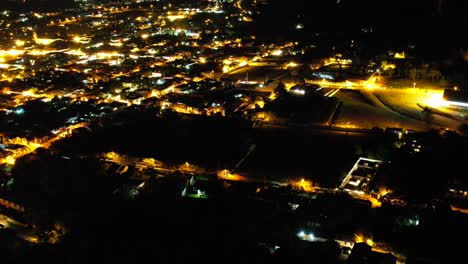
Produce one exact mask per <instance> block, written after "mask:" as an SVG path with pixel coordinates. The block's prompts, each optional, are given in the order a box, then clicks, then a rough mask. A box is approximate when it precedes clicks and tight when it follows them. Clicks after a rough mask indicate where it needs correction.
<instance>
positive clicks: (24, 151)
mask: <svg viewBox="0 0 468 264" xmlns="http://www.w3.org/2000/svg"><path fill="white" fill-rule="evenodd" d="M86 125H87V123H78V124H74V125H70V126H68V127H65V128H63V129H60V130H59V131H58V132H57V134H56V135H55V136H54V137H52V138H48V139H46V140H44V141H43V142H40V141H39V142H29V141H27V140H16V142H15V143H17V144H20V145H23V146H24V147H23V148H20V149H17V150H15V151H13V154H11V155H8V156H6V157H4V158H2V159H1V160H0V165H1V164H10V165H14V164H15V161H16V159H18V158H21V157H23V156H26V155H28V154H30V153H32V152H34V151H35V150H36V149H37V148H39V147H43V148H49V147H50V146H51V145H52V144H53V143H54V142H56V141H59V140H61V139H63V138H66V137H67V136H69V135H71V134H72V132H73V130H75V129H77V128H81V127H85V126H86Z"/></svg>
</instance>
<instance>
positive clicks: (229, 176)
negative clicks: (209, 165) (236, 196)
mask: <svg viewBox="0 0 468 264" xmlns="http://www.w3.org/2000/svg"><path fill="white" fill-rule="evenodd" d="M218 177H219V178H220V179H224V180H229V181H247V178H245V177H244V176H241V175H239V174H233V173H231V172H230V171H229V170H222V171H218Z"/></svg>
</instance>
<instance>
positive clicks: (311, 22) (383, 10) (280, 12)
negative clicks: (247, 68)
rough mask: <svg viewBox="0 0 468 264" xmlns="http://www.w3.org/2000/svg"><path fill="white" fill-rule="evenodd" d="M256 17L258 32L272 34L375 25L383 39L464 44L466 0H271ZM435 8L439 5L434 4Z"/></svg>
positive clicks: (345, 31) (333, 31) (467, 24)
mask: <svg viewBox="0 0 468 264" xmlns="http://www.w3.org/2000/svg"><path fill="white" fill-rule="evenodd" d="M270 2H271V4H270V5H269V6H268V7H266V9H265V11H264V14H263V15H262V16H261V17H260V20H259V21H258V23H259V27H258V28H259V29H260V30H259V34H263V35H266V36H274V35H277V34H280V35H284V34H287V33H288V32H293V31H294V25H295V24H296V23H298V22H302V23H303V24H304V26H305V28H304V30H303V31H301V32H300V34H303V35H312V34H314V33H316V32H320V33H322V32H326V33H331V34H354V33H355V32H356V31H359V30H361V29H362V28H371V27H372V28H374V29H375V32H376V34H375V35H376V36H379V38H380V39H381V40H382V41H395V42H399V41H401V42H418V43H420V44H424V45H426V44H429V46H430V45H432V44H436V45H435V46H438V45H448V46H453V47H467V42H466V40H465V38H467V37H466V33H467V31H468V30H467V28H468V19H467V17H466V14H465V13H466V10H468V9H467V7H468V3H467V2H468V1H465V0H341V1H340V3H339V4H337V0H313V1H312V0H287V1H284V0H270ZM439 6H440V7H441V8H439Z"/></svg>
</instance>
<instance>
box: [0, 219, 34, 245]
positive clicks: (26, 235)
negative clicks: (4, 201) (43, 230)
mask: <svg viewBox="0 0 468 264" xmlns="http://www.w3.org/2000/svg"><path fill="white" fill-rule="evenodd" d="M0 224H2V225H3V228H6V229H11V230H13V231H15V233H16V235H17V236H18V237H19V238H21V239H24V240H26V241H29V242H31V243H37V242H39V237H37V236H36V235H34V231H33V230H32V229H31V228H28V227H27V226H26V225H24V224H22V223H19V222H18V221H15V220H13V219H11V218H10V217H8V216H6V215H3V214H0Z"/></svg>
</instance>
